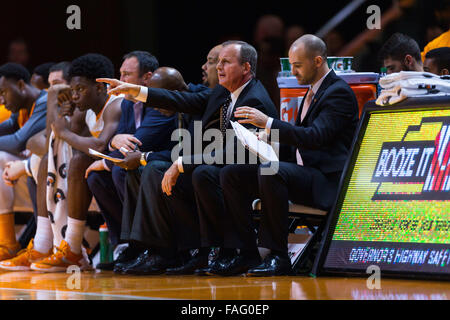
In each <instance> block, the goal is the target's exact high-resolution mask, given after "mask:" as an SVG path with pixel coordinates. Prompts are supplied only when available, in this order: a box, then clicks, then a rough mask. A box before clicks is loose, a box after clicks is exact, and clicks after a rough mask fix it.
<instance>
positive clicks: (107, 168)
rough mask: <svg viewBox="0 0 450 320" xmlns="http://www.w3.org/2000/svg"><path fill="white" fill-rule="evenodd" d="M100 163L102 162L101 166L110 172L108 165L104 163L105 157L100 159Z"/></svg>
mask: <svg viewBox="0 0 450 320" xmlns="http://www.w3.org/2000/svg"><path fill="white" fill-rule="evenodd" d="M102 163H103V168H104V169H105V170H106V171H110V172H111V170H109V167H108V165H107V164H106V160H105V159H102Z"/></svg>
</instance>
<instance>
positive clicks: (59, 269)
mask: <svg viewBox="0 0 450 320" xmlns="http://www.w3.org/2000/svg"><path fill="white" fill-rule="evenodd" d="M74 266H76V265H74ZM77 267H79V268H80V271H92V270H93V269H92V268H91V267H85V266H77ZM67 268H69V267H45V268H40V267H38V266H35V265H31V267H30V269H31V270H33V271H40V272H45V273H56V272H66V271H67Z"/></svg>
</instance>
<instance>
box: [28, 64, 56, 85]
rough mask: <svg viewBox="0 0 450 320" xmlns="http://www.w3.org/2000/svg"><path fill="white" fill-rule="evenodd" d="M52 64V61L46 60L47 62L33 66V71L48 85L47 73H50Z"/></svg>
mask: <svg viewBox="0 0 450 320" xmlns="http://www.w3.org/2000/svg"><path fill="white" fill-rule="evenodd" d="M54 65H55V63H54V62H47V63H43V64H40V65H38V66H37V67H36V68H34V70H33V73H34V74H37V75H39V76H41V77H42V79H43V80H44V83H45V84H47V85H49V83H48V75H49V73H50V69H51V67H53V66H54Z"/></svg>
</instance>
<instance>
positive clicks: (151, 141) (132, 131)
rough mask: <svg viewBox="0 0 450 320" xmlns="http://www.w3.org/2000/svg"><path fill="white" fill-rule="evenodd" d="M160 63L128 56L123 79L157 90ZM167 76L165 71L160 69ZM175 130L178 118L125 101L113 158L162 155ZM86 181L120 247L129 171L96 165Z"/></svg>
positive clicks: (113, 142)
mask: <svg viewBox="0 0 450 320" xmlns="http://www.w3.org/2000/svg"><path fill="white" fill-rule="evenodd" d="M157 67H158V61H157V60H156V58H155V57H153V56H152V55H150V53H144V52H134V53H130V54H128V55H126V56H125V60H124V62H123V64H122V68H121V79H122V80H126V81H127V82H128V81H129V82H130V83H135V84H145V85H148V86H153V84H151V83H152V80H151V79H152V75H153V74H154V73H155V72H156V71H155V70H156V68H157ZM158 74H159V75H163V76H164V74H165V69H164V68H160V69H158ZM155 79H156V78H155ZM174 128H175V119H174V117H166V116H164V115H162V114H161V113H160V112H158V111H157V110H155V109H152V108H144V107H143V104H142V103H141V102H138V101H132V100H124V101H123V102H122V114H121V118H120V123H119V128H118V130H117V132H116V135H115V136H114V137H113V139H112V140H111V142H110V149H109V150H110V151H113V150H116V151H113V152H112V153H111V155H112V156H116V157H122V154H121V153H120V152H119V151H118V150H120V149H122V150H126V151H132V150H133V149H135V148H139V149H140V150H141V151H143V152H149V151H160V150H164V149H166V148H168V147H169V144H170V135H171V133H172V131H173V130H174ZM86 177H87V181H88V185H89V188H90V190H91V191H92V193H93V195H94V197H95V199H96V200H97V203H98V205H99V207H100V209H101V212H102V214H103V216H104V218H105V221H106V223H107V225H108V230H109V237H110V240H111V243H112V244H113V245H117V244H118V241H119V236H120V225H121V222H122V202H123V198H124V192H125V178H126V170H125V169H123V168H120V167H118V166H114V165H113V163H112V162H111V161H106V160H98V161H95V162H94V163H93V164H92V165H91V166H90V167H89V168H88V169H87V171H86Z"/></svg>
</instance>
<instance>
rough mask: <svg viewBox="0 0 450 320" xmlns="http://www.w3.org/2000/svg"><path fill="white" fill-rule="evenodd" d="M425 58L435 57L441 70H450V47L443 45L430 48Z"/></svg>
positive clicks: (435, 62)
mask: <svg viewBox="0 0 450 320" xmlns="http://www.w3.org/2000/svg"><path fill="white" fill-rule="evenodd" d="M425 59H433V62H434V64H435V65H436V67H437V68H438V70H439V71H442V70H443V69H447V70H448V71H450V47H442V48H436V49H433V50H430V51H428V52H427V54H426V55H425Z"/></svg>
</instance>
